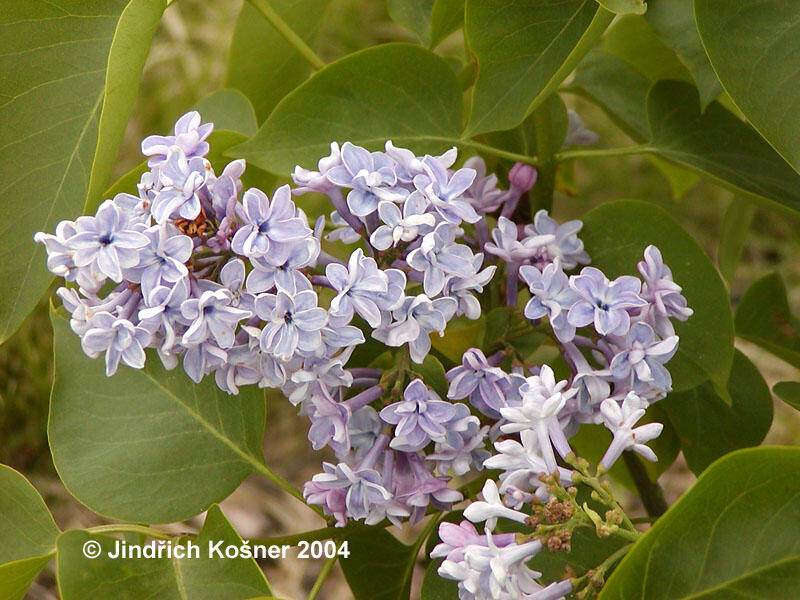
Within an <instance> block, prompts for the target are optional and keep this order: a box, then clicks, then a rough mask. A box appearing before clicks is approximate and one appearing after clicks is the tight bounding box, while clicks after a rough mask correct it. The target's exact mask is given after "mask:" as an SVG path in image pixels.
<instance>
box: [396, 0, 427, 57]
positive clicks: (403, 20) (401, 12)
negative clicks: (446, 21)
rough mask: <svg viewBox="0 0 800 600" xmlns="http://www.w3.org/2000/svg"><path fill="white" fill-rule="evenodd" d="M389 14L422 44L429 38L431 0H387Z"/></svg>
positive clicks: (425, 43) (425, 44)
mask: <svg viewBox="0 0 800 600" xmlns="http://www.w3.org/2000/svg"><path fill="white" fill-rule="evenodd" d="M386 5H387V8H388V9H389V16H390V17H391V18H392V20H393V21H394V22H395V23H397V24H398V25H402V26H403V27H405V28H406V29H408V30H409V31H410V32H411V33H413V34H414V35H415V36H417V39H419V41H420V42H422V44H423V45H424V46H427V45H428V44H429V43H430V40H431V11H432V10H433V0H387V2H386Z"/></svg>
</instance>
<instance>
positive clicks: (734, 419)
mask: <svg viewBox="0 0 800 600" xmlns="http://www.w3.org/2000/svg"><path fill="white" fill-rule="evenodd" d="M728 393H729V394H730V397H731V399H732V400H733V404H732V405H731V406H728V405H727V404H726V403H725V402H724V401H723V400H722V399H721V398H720V397H719V396H718V395H717V394H716V392H715V391H714V388H713V387H712V386H711V384H710V383H704V384H701V385H699V386H698V387H696V388H694V389H693V390H688V391H685V392H674V393H672V394H670V395H669V396H667V398H666V400H664V402H663V403H662V404H661V406H662V408H663V409H664V410H665V411H666V412H667V414H668V415H669V420H670V422H671V423H672V425H673V427H674V428H675V431H677V432H678V437H679V438H680V442H681V449H682V450H683V455H684V457H685V458H686V462H687V463H688V464H689V468H690V469H691V470H692V471H693V472H694V473H696V474H699V473H700V472H701V471H703V470H705V469H706V467H708V465H710V464H711V463H712V462H714V461H715V460H717V459H718V458H719V457H721V456H724V455H725V454H727V453H729V452H732V451H733V450H737V449H739V448H745V447H748V446H758V445H759V444H760V443H761V442H763V441H764V437H765V436H766V435H767V431H769V428H770V425H772V396H771V395H770V393H769V387H767V384H766V382H765V381H764V378H763V377H762V376H761V373H759V372H758V369H757V368H756V367H755V365H753V363H752V362H750V360H749V359H748V358H747V357H746V356H745V355H744V354H742V353H741V352H739V351H738V350H737V351H736V354H735V355H734V358H733V368H732V369H731V377H730V380H729V381H728Z"/></svg>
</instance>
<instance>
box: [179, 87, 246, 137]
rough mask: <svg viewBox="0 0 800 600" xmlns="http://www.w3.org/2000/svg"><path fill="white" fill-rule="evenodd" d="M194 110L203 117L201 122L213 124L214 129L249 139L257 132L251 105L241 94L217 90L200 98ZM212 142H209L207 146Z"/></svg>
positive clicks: (233, 90) (230, 90) (232, 90)
mask: <svg viewBox="0 0 800 600" xmlns="http://www.w3.org/2000/svg"><path fill="white" fill-rule="evenodd" d="M194 109H195V110H196V111H198V112H199V113H200V115H201V116H202V117H203V121H204V122H206V123H208V122H210V123H214V129H215V130H217V131H219V130H220V129H228V130H230V131H238V132H240V133H242V134H244V135H245V136H247V137H250V136H251V135H253V134H254V133H255V132H256V131H257V130H258V121H256V113H255V111H254V109H253V105H252V104H251V103H250V100H248V98H247V96H245V95H244V94H243V93H242V92H240V91H239V90H237V89H233V88H228V89H224V90H217V91H216V92H214V93H212V94H209V95H208V96H206V97H205V98H202V99H201V100H199V101H198V102H197V104H195V105H194ZM213 141H214V140H209V141H208V143H209V145H210V144H211V143H213Z"/></svg>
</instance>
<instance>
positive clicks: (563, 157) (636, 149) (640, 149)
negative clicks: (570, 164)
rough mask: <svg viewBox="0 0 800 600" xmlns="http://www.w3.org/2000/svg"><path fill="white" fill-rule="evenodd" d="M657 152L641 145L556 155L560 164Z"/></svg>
mask: <svg viewBox="0 0 800 600" xmlns="http://www.w3.org/2000/svg"><path fill="white" fill-rule="evenodd" d="M651 152H655V149H654V148H652V147H650V146H648V145H646V144H640V145H637V146H623V147H622V148H598V149H586V150H565V151H564V152H559V153H558V154H556V155H555V159H556V160H557V161H558V162H565V161H568V160H572V159H574V158H598V157H605V156H629V155H631V154H647V153H651Z"/></svg>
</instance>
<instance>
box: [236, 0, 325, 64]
mask: <svg viewBox="0 0 800 600" xmlns="http://www.w3.org/2000/svg"><path fill="white" fill-rule="evenodd" d="M250 4H252V5H253V6H254V7H255V8H256V10H258V12H260V13H261V14H262V15H263V16H264V18H265V19H266V20H267V21H269V22H270V24H271V25H272V26H273V27H274V28H275V29H276V30H277V31H278V33H280V34H281V35H282V36H283V38H284V39H285V40H286V41H287V42H289V43H290V44H291V45H292V46H294V49H295V50H297V52H298V54H300V56H302V57H303V58H304V59H305V60H306V61H307V62H308V64H310V65H311V67H312V68H313V69H314V70H315V71H318V70H319V69H321V68H322V67H324V66H325V63H324V62H322V59H321V58H320V57H319V56H317V54H316V52H314V51H313V50H312V49H311V47H310V46H309V45H308V44H306V42H305V41H304V40H303V38H301V37H300V36H299V35H297V33H295V31H294V29H292V28H291V27H289V25H287V23H286V21H284V20H283V18H282V17H281V16H280V15H279V14H278V12H277V11H276V10H275V9H274V8H272V6H271V5H270V4H269V2H267V0H250Z"/></svg>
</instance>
